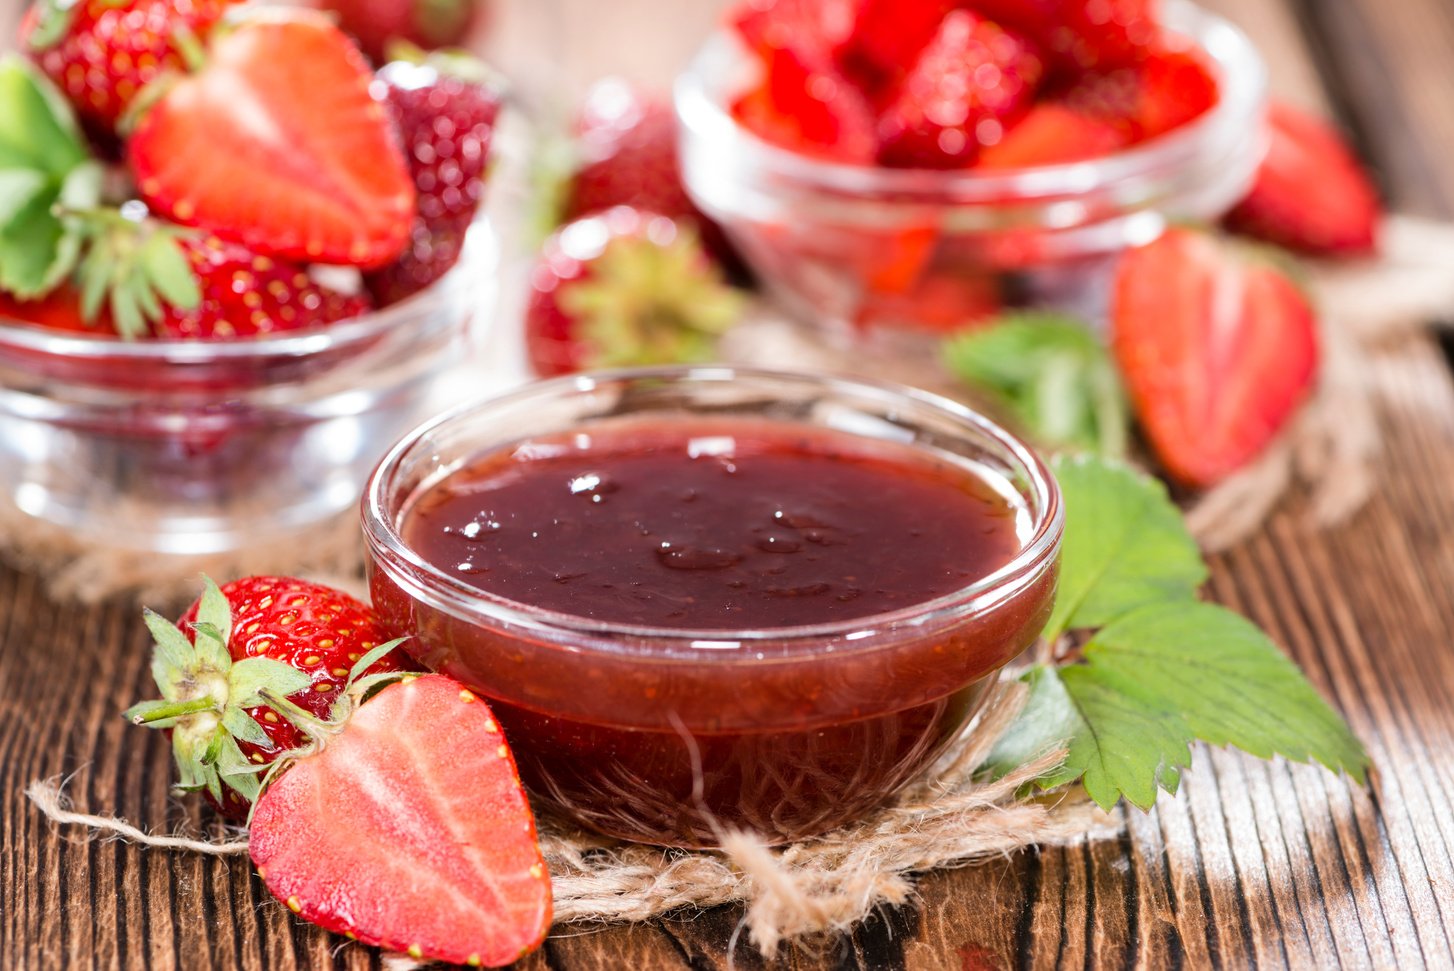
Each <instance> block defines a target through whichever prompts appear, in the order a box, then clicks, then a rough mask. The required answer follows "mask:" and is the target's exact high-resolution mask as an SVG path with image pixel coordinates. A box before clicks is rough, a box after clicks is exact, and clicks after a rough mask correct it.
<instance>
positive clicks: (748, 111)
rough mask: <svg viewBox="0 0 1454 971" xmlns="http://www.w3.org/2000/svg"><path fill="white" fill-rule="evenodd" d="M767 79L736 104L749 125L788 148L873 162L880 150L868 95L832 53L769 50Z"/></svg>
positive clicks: (765, 55) (743, 121)
mask: <svg viewBox="0 0 1454 971" xmlns="http://www.w3.org/2000/svg"><path fill="white" fill-rule="evenodd" d="M763 58H764V68H765V72H766V73H765V76H764V78H763V80H762V81H761V83H759V84H758V85H757V86H756V87H754V88H753V89H752V90H750V91H749V92H748V93H747V94H745V95H743V96H742V97H740V98H739V99H737V101H736V102H734V103H733V105H732V115H733V117H735V118H736V119H737V120H738V121H739V122H740V123H741V124H742V125H743V126H744V127H746V128H747V129H748V130H750V131H752V132H754V133H755V134H757V135H758V136H759V137H761V138H763V139H765V140H766V141H769V142H772V143H773V144H775V145H779V146H781V147H783V148H787V149H790V150H792V151H795V152H800V153H802V154H804V155H813V156H817V157H819V158H824V159H828V160H831V161H835V162H857V163H868V162H872V161H873V157H874V154H875V152H876V151H877V150H878V139H877V136H876V135H875V134H874V118H873V112H872V109H871V108H870V107H869V104H868V102H867V100H865V98H864V96H863V95H862V94H860V93H859V92H858V90H857V89H856V88H854V86H853V85H852V84H851V83H850V82H849V81H848V79H846V78H845V77H844V76H843V75H842V74H840V73H839V72H838V69H837V68H836V67H835V66H834V65H833V63H832V62H831V61H830V60H828V59H827V58H826V57H823V58H819V57H817V56H815V55H813V54H811V53H805V52H804V51H802V50H798V49H795V48H791V47H772V48H769V49H767V50H765V51H764V52H763Z"/></svg>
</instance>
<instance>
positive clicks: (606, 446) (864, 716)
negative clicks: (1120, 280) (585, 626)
mask: <svg viewBox="0 0 1454 971" xmlns="http://www.w3.org/2000/svg"><path fill="white" fill-rule="evenodd" d="M779 513H782V515H781V516H779V515H778V514H779ZM397 521H398V524H399V529H400V532H401V534H402V536H403V538H404V539H405V542H406V544H407V545H408V546H409V547H410V548H411V549H413V550H414V551H415V552H416V553H417V554H419V555H420V556H422V557H424V558H425V559H427V560H428V561H429V562H430V563H432V564H433V565H434V566H435V567H436V568H437V569H439V570H441V571H443V572H446V573H447V574H448V575H449V576H451V577H452V578H454V579H455V580H457V581H460V582H464V583H468V584H470V585H472V586H474V587H476V588H478V589H480V590H482V591H488V593H489V594H490V595H493V596H496V597H504V598H509V599H510V600H514V601H518V602H520V603H521V604H525V605H528V607H529V608H533V609H545V610H550V611H557V612H566V613H569V614H571V615H573V616H576V617H586V618H590V619H591V621H594V622H596V623H606V624H609V623H617V624H620V623H625V624H630V625H652V626H654V627H657V628H662V629H668V630H669V629H680V630H693V631H702V630H715V631H719V632H720V634H719V635H718V636H714V637H713V638H711V639H707V640H691V639H690V637H687V638H677V639H671V638H667V637H663V636H661V635H654V636H653V637H637V636H635V635H630V634H625V633H621V634H617V635H611V637H613V638H616V640H613V641H612V643H618V642H619V643H620V645H621V648H620V649H619V650H617V649H614V648H612V647H609V646H608V647H605V648H598V647H592V648H590V649H582V650H579V651H576V650H571V649H569V647H568V646H567V647H565V648H563V647H562V646H561V645H560V644H558V643H551V642H548V641H547V640H543V639H540V638H538V637H536V636H535V635H533V634H532V633H530V631H529V630H528V629H527V628H524V627H519V626H515V625H512V624H511V623H510V622H508V621H507V620H503V619H502V620H501V621H500V622H498V623H494V622H488V623H481V622H479V621H478V620H465V619H462V618H460V617H457V616H455V615H453V614H451V613H449V612H447V611H442V610H435V609H433V608H430V607H428V606H427V605H426V604H424V603H423V602H422V601H420V600H417V599H416V597H415V596H414V595H413V594H411V593H410V592H409V591H407V590H406V589H405V588H404V587H401V586H399V585H398V584H397V583H396V581H395V580H394V579H391V577H390V574H389V572H388V571H385V570H383V569H379V568H378V564H377V563H374V564H372V565H373V567H374V569H373V570H372V573H371V583H372V588H373V597H374V603H375V606H376V608H377V609H378V610H379V612H380V614H381V616H382V617H383V618H384V621H385V623H386V624H388V625H389V626H390V627H392V628H394V629H395V630H396V631H398V632H399V633H413V634H415V635H416V637H415V639H414V640H413V641H412V642H411V646H410V649H411V650H412V651H414V652H415V653H416V654H417V655H418V656H419V658H420V659H421V660H422V661H423V662H424V663H426V664H428V665H429V666H431V667H433V668H435V669H437V670H443V671H445V672H447V673H449V674H452V675H453V676H455V677H457V678H459V679H460V680H462V681H464V682H466V683H468V684H470V685H471V686H472V687H474V688H476V689H477V690H478V691H479V692H480V693H481V694H483V695H485V696H487V697H489V698H490V699H491V703H492V706H493V707H494V709H495V711H496V714H497V716H498V717H499V719H500V721H501V723H502V725H503V726H504V728H505V732H506V734H507V736H508V738H509V740H510V742H511V745H512V747H513V748H514V751H515V756H516V760H517V762H518V764H519V766H520V770H521V774H522V777H523V778H524V780H525V782H526V785H527V786H529V787H530V789H531V790H532V792H533V793H534V794H535V796H536V797H537V798H539V799H542V800H544V801H546V802H549V803H553V804H555V805H556V806H557V807H559V808H560V809H562V810H564V811H566V812H567V813H569V814H570V815H573V816H574V817H576V818H577V819H578V820H580V821H581V822H583V823H585V824H587V825H590V826H592V827H594V828H596V829H598V830H601V831H603V832H605V833H609V834H612V835H616V836H622V837H625V838H628V839H635V840H643V841H647V842H656V843H665V844H672V845H710V844H712V843H714V842H715V838H716V837H715V834H716V832H717V831H718V830H717V829H716V827H717V826H719V825H731V826H737V827H747V828H751V829H753V830H755V831H756V832H758V833H760V834H762V835H763V836H764V838H766V839H767V840H769V841H772V842H786V841H789V840H793V839H798V838H801V837H805V836H809V835H812V834H815V833H820V832H823V831H826V830H828V829H831V828H833V827H835V826H838V825H841V824H842V823H844V822H846V821H848V820H851V819H853V818H855V817H857V816H859V815H861V814H862V813H864V812H866V811H868V810H869V809H871V808H872V807H873V806H875V805H877V804H879V803H880V802H882V801H883V799H884V798H885V797H886V796H887V795H888V794H890V793H892V792H893V791H894V790H896V789H897V788H899V787H900V786H902V785H903V784H904V783H905V782H907V781H908V780H909V779H911V778H913V776H914V775H915V774H916V773H918V772H919V771H921V770H922V769H923V768H924V766H925V765H926V764H928V763H929V762H930V761H931V760H932V759H933V758H935V757H936V756H937V755H938V754H939V753H940V752H941V751H942V750H943V748H944V747H945V746H946V745H947V744H948V743H949V742H950V741H951V740H952V739H953V737H954V736H955V735H956V734H957V733H958V732H959V731H960V729H962V728H963V726H964V725H965V724H966V723H967V721H968V720H969V718H970V717H971V716H972V714H973V712H974V710H975V708H976V705H977V704H978V702H979V700H980V699H981V698H982V696H983V693H984V690H985V688H986V687H987V685H988V684H989V683H990V681H991V679H992V677H993V675H994V673H995V672H996V671H997V670H998V669H999V668H1000V667H1001V666H1003V665H1004V664H1005V663H1006V662H1007V661H1008V660H1010V659H1011V658H1013V657H1014V656H1015V655H1016V654H1018V653H1019V652H1020V651H1021V650H1022V649H1023V648H1024V647H1026V646H1027V645H1028V644H1029V643H1030V642H1031V641H1032V640H1033V639H1034V638H1035V636H1036V635H1037V634H1038V633H1039V630H1040V628H1041V627H1042V626H1043V625H1044V623H1045V620H1046V617H1047V615H1048V612H1049V608H1050V603H1051V598H1052V595H1053V591H1054V585H1055V572H1054V569H1053V566H1047V567H1046V568H1043V569H1041V570H1038V571H1037V572H1035V573H1033V574H1031V575H1028V576H1026V577H1024V578H1023V579H1022V580H1020V581H1017V582H1015V583H1011V584H1009V585H1008V586H1007V587H1006V589H1005V590H1004V591H1003V592H1002V593H1001V594H1000V595H999V596H997V597H995V598H992V602H990V603H989V604H988V605H986V606H985V607H984V608H983V609H977V610H975V611H973V612H969V613H964V614H954V615H953V616H951V617H948V618H947V619H946V618H945V617H944V616H937V615H936V616H934V617H933V618H932V621H931V619H930V617H929V613H928V611H927V610H924V611H917V612H916V611H915V610H914V609H913V608H915V607H917V606H923V605H924V604H926V603H927V602H928V601H929V600H931V599H933V598H935V597H937V596H940V595H945V594H951V593H954V592H957V591H959V590H962V589H963V588H964V587H966V586H967V585H969V584H970V583H972V582H973V581H975V580H977V579H980V578H982V577H984V576H986V575H987V574H990V573H993V572H994V571H996V570H998V569H999V568H1000V567H1002V566H1005V565H1006V564H1007V563H1009V562H1010V561H1011V560H1012V559H1013V558H1014V557H1015V556H1016V554H1017V553H1018V552H1019V551H1020V549H1021V548H1022V544H1023V542H1024V540H1025V533H1026V532H1027V531H1028V529H1029V525H1028V522H1029V516H1028V513H1027V511H1026V510H1025V509H1024V507H1023V503H1022V500H1021V499H1020V497H1019V494H1018V493H1017V492H1016V491H1015V490H1014V489H1013V488H1012V487H1011V486H1010V485H1009V483H1008V482H1005V481H1003V480H999V479H995V478H992V477H991V476H990V475H989V474H988V473H984V472H982V471H981V470H979V469H978V467H976V466H972V465H969V464H961V463H959V462H957V461H951V460H949V459H945V458H940V457H938V456H937V453H933V452H930V451H929V450H928V449H924V448H919V447H916V446H908V445H899V444H893V443H888V442H884V441H880V440H876V439H870V438H867V437H864V436H860V435H850V434H848V433H846V432H838V431H831V430H825V429H822V428H814V427H809V426H806V425H801V424H794V423H786V422H771V421H767V420H762V419H704V418H700V417H697V418H680V419H678V418H667V417H656V418H651V419H635V420H622V419H612V420H603V421H598V422H594V423H590V424H588V425H586V426H584V427H583V428H582V429H581V430H580V431H578V432H576V433H573V434H571V435H567V436H561V437H555V438H542V439H533V440H530V441H527V442H524V443H521V444H518V445H515V446H511V447H509V448H507V449H502V450H500V451H496V452H492V453H489V454H486V455H483V456H479V457H477V458H475V459H474V460H470V461H466V462H465V463H463V464H462V465H461V466H459V467H457V468H455V469H454V471H452V472H450V473H448V474H446V475H445V476H444V477H443V478H442V479H438V480H436V481H433V482H432V483H429V484H426V485H425V486H424V487H423V488H422V489H420V490H418V491H417V492H416V493H415V494H414V495H413V496H412V497H410V498H409V499H408V500H406V501H405V502H404V503H403V508H402V511H401V512H400V514H399V518H398V520H397ZM788 549H791V550H792V552H785V551H786V550H788ZM890 611H898V615H897V618H898V619H896V620H894V621H892V622H884V621H883V620H882V618H883V617H884V616H885V613H886V612H890ZM854 618H863V619H864V625H863V627H862V628H861V629H859V630H855V628H854V627H852V626H850V627H848V628H847V629H846V631H839V632H838V633H836V634H833V635H823V636H821V637H818V638H816V639H810V641H809V642H807V643H805V641H804V639H803V638H801V637H790V636H789V634H790V631H789V630H787V629H785V625H792V624H821V623H836V622H841V621H846V620H852V619H854ZM778 629H783V636H782V637H781V638H778V637H775V636H773V632H774V631H776V630H778ZM734 630H735V631H739V632H740V631H746V630H756V631H759V632H763V631H765V632H766V636H757V637H753V638H743V639H741V640H733V638H732V633H731V632H732V631H734ZM860 638H872V640H871V641H860ZM864 644H868V646H867V647H865V646H864Z"/></svg>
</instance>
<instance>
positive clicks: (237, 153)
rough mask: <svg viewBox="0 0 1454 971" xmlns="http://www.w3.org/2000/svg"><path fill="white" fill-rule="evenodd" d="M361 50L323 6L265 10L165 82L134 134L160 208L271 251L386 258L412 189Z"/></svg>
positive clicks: (403, 229) (300, 256)
mask: <svg viewBox="0 0 1454 971" xmlns="http://www.w3.org/2000/svg"><path fill="white" fill-rule="evenodd" d="M371 80H372V75H371V74H370V73H369V70H368V65H367V64H366V63H365V62H364V59H363V56H362V55H360V54H359V52H358V49H357V48H356V47H354V45H353V42H352V41H350V40H349V39H348V38H347V37H346V36H344V34H343V33H342V32H341V31H339V29H338V28H337V27H335V26H333V25H332V24H331V23H329V22H328V20H327V19H326V18H324V17H323V16H322V15H320V14H314V13H310V12H307V11H301V10H294V9H288V8H268V9H267V10H266V11H259V12H258V14H256V15H255V17H254V19H252V20H249V21H248V22H246V23H244V24H242V25H240V26H238V27H237V28H236V29H234V30H231V31H228V32H226V33H224V34H220V35H218V36H217V37H215V38H214V39H213V42H212V44H211V45H210V47H209V49H208V55H207V61H206V64H205V66H204V67H203V68H202V69H201V70H200V71H199V72H198V73H196V74H192V75H189V76H186V77H181V78H177V79H175V80H174V81H172V82H171V83H169V84H168V86H167V87H166V88H164V89H163V90H161V91H159V92H158V96H157V98H156V100H155V101H154V102H153V103H152V104H151V105H150V106H149V107H148V108H147V109H146V110H145V111H144V112H143V113H142V115H141V118H140V120H139V121H138V122H137V125H136V129H135V131H134V132H133V133H132V136H131V138H130V140H129V141H128V142H127V145H126V154H127V160H128V162H129V163H130V165H131V169H132V172H133V174H134V175H135V176H136V181H137V185H138V186H139V188H140V189H141V193H142V195H143V196H144V197H145V199H146V201H147V204H148V205H149V206H150V207H151V208H152V210H153V211H154V212H158V213H161V214H164V215H166V216H167V217H168V218H170V219H172V220H174V221H175V222H179V223H182V224H184V225H200V226H205V227H206V228H207V229H209V230H210V231H212V232H214V233H216V234H217V235H218V236H220V237H222V238H224V239H229V240H233V241H235V242H239V243H242V244H243V245H244V246H247V247H248V248H249V249H252V250H255V251H257V252H260V253H266V254H268V255H272V256H281V257H284V258H287V259H294V260H301V261H307V262H317V263H346V264H353V265H357V266H362V267H378V266H382V265H383V264H385V263H388V262H390V261H391V260H392V259H393V258H394V257H396V256H397V255H398V254H399V252H400V251H401V250H402V249H403V247H404V244H405V243H406V242H407V240H408V238H409V227H410V224H411V223H412V222H413V219H414V187H413V185H412V184H411V182H410V180H409V173H408V170H407V168H406V166H405V164H404V156H403V153H402V152H401V151H400V149H399V144H398V141H397V138H396V136H395V133H394V130H393V126H392V125H391V124H390V123H389V119H388V115H387V112H385V110H384V108H383V106H382V105H380V104H379V103H378V102H377V101H375V100H374V99H373V98H372V97H370V95H369V83H370V81H371Z"/></svg>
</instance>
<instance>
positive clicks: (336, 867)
mask: <svg viewBox="0 0 1454 971" xmlns="http://www.w3.org/2000/svg"><path fill="white" fill-rule="evenodd" d="M250 843H251V846H250V851H251V853H252V860H253V863H254V864H255V865H256V866H257V871H258V875H259V876H261V877H262V879H263V882H265V883H266V884H267V885H268V889H269V890H270V891H272V893H273V895H274V896H276V897H277V898H278V899H279V900H282V901H284V902H285V903H286V904H287V906H288V908H289V909H290V910H292V911H293V912H294V913H296V914H298V915H299V916H301V917H303V918H304V919H305V920H309V921H312V922H313V923H315V924H318V925H320V926H322V927H324V928H326V929H328V930H330V931H335V932H338V933H344V934H347V935H349V936H350V937H353V938H356V939H358V940H360V941H363V942H364V943H365V944H372V945H377V946H380V947H383V948H386V949H388V950H392V951H399V952H403V953H406V954H408V955H409V956H410V957H412V958H414V959H415V960H416V961H445V962H448V963H450V964H467V965H470V966H472V967H480V966H485V967H499V966H500V965H504V964H509V963H510V962H512V961H514V960H516V959H518V958H520V957H522V956H523V955H525V954H527V953H528V952H530V951H532V950H534V949H535V948H536V947H538V946H539V945H540V942H541V941H542V940H543V939H544V937H545V934H546V932H547V931H548V930H549V929H550V921H551V894H550V877H549V875H548V874H547V872H546V869H545V861H544V859H543V858H542V857H541V854H540V845H539V844H538V843H537V842H536V838H535V820H534V817H533V816H532V815H531V813H530V804H529V803H528V802H527V801H526V799H525V793H524V791H523V790H522V789H521V787H520V777H519V774H518V772H517V771H516V769H515V760H514V759H513V758H512V757H511V755H510V750H509V748H508V747H506V745H505V742H504V736H502V735H501V734H500V729H499V727H498V725H497V724H496V722H495V720H494V718H493V716H492V715H491V714H490V710H489V708H488V707H487V706H486V704H485V702H484V701H482V700H480V699H479V698H477V697H475V695H474V694H472V693H471V692H469V691H468V690H466V689H465V688H463V687H462V686H461V685H460V684H459V682H457V681H454V680H453V679H451V678H448V677H445V676H444V675H439V674H430V675H424V676H423V677H418V678H408V679H405V680H404V681H403V682H401V683H399V684H392V685H389V686H388V687H386V688H384V689H383V690H381V691H379V692H378V694H377V695H375V696H374V697H373V698H372V699H371V700H369V701H367V702H365V703H364V704H363V705H361V706H360V707H359V708H358V710H357V711H356V712H355V713H354V714H353V715H352V717H351V718H350V719H349V721H348V724H347V725H346V726H345V727H344V729H343V731H342V732H341V733H339V734H338V735H336V736H334V737H333V738H332V739H330V741H329V743H328V745H327V746H325V747H324V748H323V749H322V750H321V751H318V752H316V753H315V754H312V755H308V756H306V757H304V758H301V759H299V760H298V761H297V762H295V763H293V764H292V765H291V766H290V767H289V768H288V769H287V771H285V772H283V773H282V774H281V775H280V776H279V777H278V778H277V780H276V781H275V782H273V784H272V785H271V786H269V787H268V789H267V790H266V791H265V792H264V793H263V794H262V798H261V799H259V800H258V803H257V811H256V813H254V815H253V819H252V827H251V832H250Z"/></svg>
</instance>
